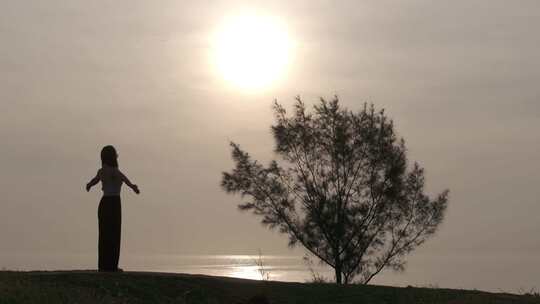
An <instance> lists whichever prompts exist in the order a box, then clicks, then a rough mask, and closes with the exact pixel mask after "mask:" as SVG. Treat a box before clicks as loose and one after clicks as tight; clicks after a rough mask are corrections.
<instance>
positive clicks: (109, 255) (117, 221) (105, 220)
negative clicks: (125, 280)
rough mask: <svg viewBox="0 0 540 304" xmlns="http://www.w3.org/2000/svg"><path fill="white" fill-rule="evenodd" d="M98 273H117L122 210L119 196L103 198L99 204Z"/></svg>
mask: <svg viewBox="0 0 540 304" xmlns="http://www.w3.org/2000/svg"><path fill="white" fill-rule="evenodd" d="M98 220H99V243H98V248H99V249H98V251H99V258H98V268H99V271H117V270H118V259H119V258H120V233H121V225H122V208H121V206H120V196H104V197H102V198H101V201H100V202H99V208H98Z"/></svg>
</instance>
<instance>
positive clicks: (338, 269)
mask: <svg viewBox="0 0 540 304" xmlns="http://www.w3.org/2000/svg"><path fill="white" fill-rule="evenodd" d="M334 270H335V271H336V284H338V285H341V284H342V282H341V265H339V266H338V265H336V267H335V268H334Z"/></svg>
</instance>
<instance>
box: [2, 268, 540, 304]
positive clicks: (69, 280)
mask: <svg viewBox="0 0 540 304" xmlns="http://www.w3.org/2000/svg"><path fill="white" fill-rule="evenodd" d="M4 303H80V304H83V303H130V304H131V303H179V304H191V303H208V304H216V303H226V304H242V303H244V304H248V303H249V304H258V303H260V304H263V303H272V304H273V303H297V304H300V303H306V304H308V303H309V304H316V303H332V304H339V303H369V304H379V303H380V304H383V303H392V304H393V303H396V304H401V303H403V304H405V303H407V304H409V303H410V304H413V303H414V304H421V303H429V304H432V303H433V304H434V303H448V304H461V303H463V304H465V303H475V304H484V303H485V304H487V303H490V304H492V303H493V304H494V303H501V304H503V303H504V304H512V303H520V304H521V303H522V304H525V303H540V297H538V296H532V295H529V296H527V295H521V296H520V295H512V294H494V293H487V292H481V291H469V290H452V289H431V288H412V287H407V288H397V287H385V286H359V285H351V286H336V285H334V284H310V283H307V284H303V283H284V282H273V281H269V282H264V281H252V280H242V279H233V278H224V277H211V276H203V275H187V274H166V273H151V272H124V273H108V274H104V273H97V272H94V271H58V272H11V271H3V272H0V304H4Z"/></svg>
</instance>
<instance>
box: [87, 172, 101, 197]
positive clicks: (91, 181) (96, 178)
mask: <svg viewBox="0 0 540 304" xmlns="http://www.w3.org/2000/svg"><path fill="white" fill-rule="evenodd" d="M100 180H101V169H99V170H98V172H97V174H96V177H94V178H92V180H90V181H89V182H88V184H86V191H87V192H88V191H90V189H91V188H92V187H93V186H95V185H96V184H97V183H99V181H100Z"/></svg>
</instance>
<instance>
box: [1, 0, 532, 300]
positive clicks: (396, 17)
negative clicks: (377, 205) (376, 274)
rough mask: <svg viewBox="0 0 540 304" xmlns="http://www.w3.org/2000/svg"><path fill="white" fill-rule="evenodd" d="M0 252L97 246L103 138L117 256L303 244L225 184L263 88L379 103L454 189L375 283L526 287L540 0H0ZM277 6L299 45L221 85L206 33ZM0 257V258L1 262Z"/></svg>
mask: <svg viewBox="0 0 540 304" xmlns="http://www.w3.org/2000/svg"><path fill="white" fill-rule="evenodd" d="M0 4H1V8H2V9H1V10H0V84H1V85H0V142H1V148H0V153H1V155H0V192H1V199H0V252H3V253H38V252H41V253H92V254H93V253H95V252H97V250H96V247H97V203H98V201H99V197H100V191H99V189H94V190H93V191H92V192H91V193H86V192H85V191H84V185H85V183H86V182H87V181H88V180H89V179H90V178H91V177H92V176H93V175H94V174H95V172H96V170H97V169H98V168H99V166H100V162H99V151H100V149H101V147H102V146H103V145H106V144H113V145H115V146H116V147H117V149H118V152H119V154H120V159H119V162H120V166H121V168H122V169H123V171H124V172H125V173H126V174H127V175H129V176H130V178H131V179H132V180H133V181H134V182H136V183H137V184H138V185H139V186H140V188H141V191H142V194H141V195H140V196H136V195H134V194H133V193H131V192H128V191H126V190H128V189H127V188H126V189H124V195H123V205H122V208H123V235H122V254H123V255H129V254H139V253H144V254H157V253H172V254H174V253H179V254H254V253H256V252H257V249H258V248H260V249H261V250H262V252H263V253H265V254H299V255H301V254H302V253H301V250H295V251H290V250H289V249H288V248H287V246H286V244H287V238H286V237H285V236H283V235H279V234H278V233H277V232H271V231H268V230H267V229H266V228H264V227H262V226H261V225H260V224H259V219H258V218H255V217H254V216H252V215H250V214H243V213H240V212H238V211H237V209H236V204H237V203H238V202H239V197H234V196H228V195H226V194H225V193H224V192H223V191H222V190H221V189H220V187H219V182H220V179H221V172H222V171H224V170H229V169H230V168H231V167H232V165H233V164H232V161H231V159H230V150H229V146H228V141H229V140H234V141H236V142H238V143H240V144H241V145H242V146H243V147H244V148H245V149H246V150H248V151H250V152H251V153H252V154H253V155H254V157H256V158H258V159H261V160H264V161H266V160H269V159H271V158H272V157H273V156H272V145H273V141H272V138H271V134H270V129H269V128H270V125H271V123H272V112H271V102H272V100H273V99H274V98H277V99H278V101H280V102H282V103H283V104H285V105H286V106H289V105H290V104H292V102H293V101H294V100H293V97H294V96H295V95H301V96H302V97H303V98H304V100H305V101H306V103H308V104H312V103H313V102H316V101H317V98H318V97H319V96H326V97H328V96H332V95H333V94H338V95H339V96H340V98H341V100H342V103H343V104H344V105H345V106H347V107H349V108H350V109H359V108H360V107H361V105H362V103H363V102H365V101H368V102H374V103H375V105H376V106H377V107H384V108H386V109H387V113H388V114H389V116H390V117H392V118H393V119H394V121H395V125H396V128H397V131H398V132H399V134H400V135H401V136H403V137H404V138H405V140H406V143H407V147H408V148H409V150H410V153H409V157H410V159H412V160H417V161H419V162H420V163H421V164H422V165H423V166H424V167H425V168H426V174H427V183H428V190H429V192H430V193H435V192H438V191H440V190H442V189H444V188H450V190H451V196H450V203H449V209H448V211H447V213H446V219H445V221H444V223H443V225H442V226H441V227H440V230H439V232H438V234H437V235H436V236H435V237H434V238H432V239H430V240H429V241H428V242H427V243H426V244H424V245H423V246H422V247H421V248H419V249H418V250H417V251H415V252H414V253H413V254H412V256H411V257H410V258H409V261H410V263H409V265H408V270H407V271H406V272H405V273H404V274H399V275H395V274H392V273H391V272H387V273H386V274H384V275H382V276H380V278H378V279H377V280H375V281H374V283H377V284H401V285H407V284H439V285H440V286H441V287H462V288H485V289H492V290H493V289H497V288H501V289H503V290H508V291H515V289H517V288H519V287H522V288H525V289H530V288H531V287H536V288H540V276H538V273H540V237H539V232H540V201H539V197H540V186H539V184H540V173H539V172H540V133H539V132H538V131H539V130H540V85H539V81H540V36H539V35H538V33H537V31H538V29H540V2H538V1H536V0H531V1H526V0H521V1H496V0H484V1H473V0H463V1H431V0H426V1H380V0H377V1H313V0H310V1H267V2H264V1H133V0H129V1H127V0H122V1H73V0H65V1H53V0H50V1H15V0H13V1H6V0H3V1H0ZM244 11H255V12H257V13H260V14H263V15H269V16H275V17H277V18H280V20H281V21H283V23H284V24H286V27H287V30H288V32H289V35H290V36H291V37H292V39H293V40H294V41H295V48H294V53H293V57H292V59H291V63H290V66H289V69H288V71H287V73H286V74H285V75H283V77H281V78H280V79H279V80H278V81H277V82H275V83H273V84H272V85H271V86H269V87H266V88H265V89H263V90H259V91H256V92H246V91H242V90H239V89H237V88H235V87H233V86H231V85H229V84H227V83H226V82H225V81H224V80H223V78H222V76H221V75H220V74H219V73H218V72H217V71H216V68H215V67H214V65H213V64H212V58H211V44H212V41H211V37H212V33H214V32H215V31H216V29H217V28H218V27H219V26H220V24H222V22H223V20H224V19H225V18H227V17H228V16H233V15H235V14H238V13H239V12H244ZM3 263H4V262H3V261H2V260H1V259H0V267H7V268H9V267H10V265H9V264H8V265H5V264H3Z"/></svg>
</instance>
